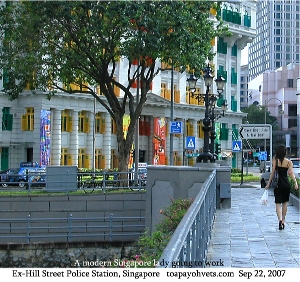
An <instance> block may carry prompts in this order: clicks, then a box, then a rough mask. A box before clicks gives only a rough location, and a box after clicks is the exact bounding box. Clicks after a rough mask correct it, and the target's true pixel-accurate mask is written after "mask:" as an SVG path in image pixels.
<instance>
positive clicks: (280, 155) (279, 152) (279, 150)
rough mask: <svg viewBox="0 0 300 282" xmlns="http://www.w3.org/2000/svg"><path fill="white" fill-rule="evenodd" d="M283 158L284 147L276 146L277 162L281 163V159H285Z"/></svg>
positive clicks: (284, 153) (284, 154)
mask: <svg viewBox="0 0 300 282" xmlns="http://www.w3.org/2000/svg"><path fill="white" fill-rule="evenodd" d="M285 156H286V147H285V146H284V145H280V146H278V148H277V151H276V158H277V159H278V160H280V161H281V162H283V159H284V158H285Z"/></svg>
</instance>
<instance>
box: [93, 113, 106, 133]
mask: <svg viewBox="0 0 300 282" xmlns="http://www.w3.org/2000/svg"><path fill="white" fill-rule="evenodd" d="M95 133H101V134H104V133H105V119H104V117H103V116H102V113H97V114H96V115H95Z"/></svg>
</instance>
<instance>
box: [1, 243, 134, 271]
mask: <svg viewBox="0 0 300 282" xmlns="http://www.w3.org/2000/svg"><path fill="white" fill-rule="evenodd" d="M135 254H136V253H135V246H134V243H113V244H109V243H75V244H57V243H56V244H30V245H22V244H19V245H0V267H3V268H13V267H16V268H33V267H34V268H36V267H40V268H49V267H59V268H60V267H63V268H69V267H95V268H97V267H104V266H106V267H107V266H108V265H118V264H120V263H122V258H124V257H125V258H130V257H134V255H135Z"/></svg>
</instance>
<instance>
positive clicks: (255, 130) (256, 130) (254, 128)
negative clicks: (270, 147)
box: [239, 124, 271, 139]
mask: <svg viewBox="0 0 300 282" xmlns="http://www.w3.org/2000/svg"><path fill="white" fill-rule="evenodd" d="M270 128H271V126H270V125H259V124H243V125H242V127H241V128H240V131H239V133H240V136H241V138H242V139H269V138H270V136H271V134H270V132H271V130H270Z"/></svg>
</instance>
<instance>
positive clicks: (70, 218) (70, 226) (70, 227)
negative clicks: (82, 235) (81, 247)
mask: <svg viewBox="0 0 300 282" xmlns="http://www.w3.org/2000/svg"><path fill="white" fill-rule="evenodd" d="M68 223H69V232H68V242H71V241H72V214H71V213H70V215H69V218H68Z"/></svg>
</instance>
